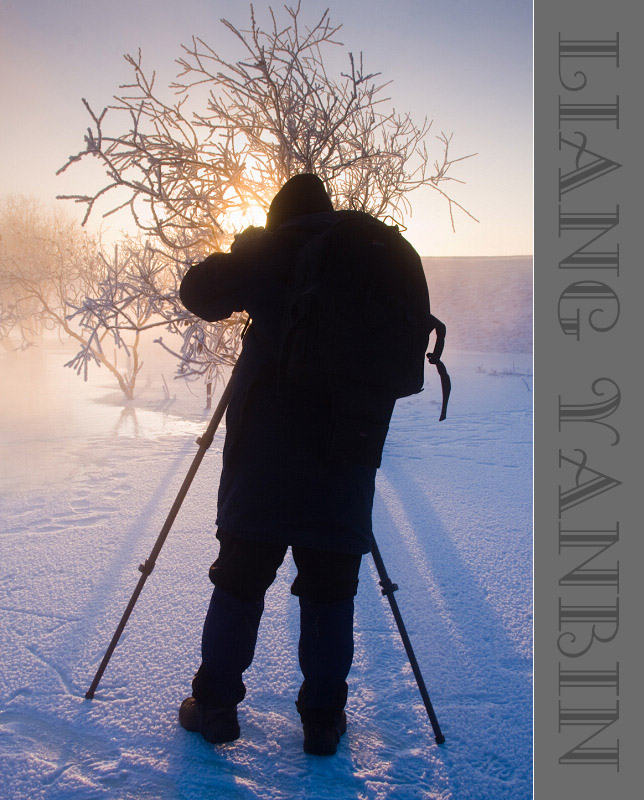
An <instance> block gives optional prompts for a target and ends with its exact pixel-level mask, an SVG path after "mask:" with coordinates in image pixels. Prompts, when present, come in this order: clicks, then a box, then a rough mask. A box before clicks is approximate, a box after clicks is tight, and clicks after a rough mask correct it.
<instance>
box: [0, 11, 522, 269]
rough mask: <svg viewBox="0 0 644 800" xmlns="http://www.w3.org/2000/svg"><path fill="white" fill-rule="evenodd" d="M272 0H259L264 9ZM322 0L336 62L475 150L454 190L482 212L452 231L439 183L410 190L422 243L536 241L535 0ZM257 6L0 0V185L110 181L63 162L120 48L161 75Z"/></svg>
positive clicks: (104, 91) (499, 247)
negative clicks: (358, 69) (188, 47)
mask: <svg viewBox="0 0 644 800" xmlns="http://www.w3.org/2000/svg"><path fill="white" fill-rule="evenodd" d="M268 6H269V3H267V2H263V1H262V0H260V2H256V3H254V7H255V12H256V15H257V17H258V18H259V20H260V21H264V22H265V21H267V13H266V12H267V9H268ZM273 7H274V8H275V10H276V11H278V10H281V9H282V4H281V3H274V4H273ZM327 7H328V8H329V9H330V15H331V22H332V23H334V24H339V23H342V25H343V28H342V30H341V31H340V33H339V35H338V38H339V39H340V41H342V42H343V43H344V44H345V45H346V51H343V50H341V49H340V48H337V57H336V58H337V66H338V68H337V70H336V71H335V74H337V72H339V70H340V68H342V69H344V68H345V67H346V65H347V64H348V57H347V55H346V52H348V51H349V50H350V51H352V52H354V53H356V54H357V53H359V52H360V51H362V52H363V55H364V63H365V68H366V69H367V70H368V71H373V72H381V73H382V78H383V79H386V80H392V81H393V83H392V84H391V85H390V86H389V87H388V90H387V94H388V95H389V96H391V98H392V102H393V105H394V106H395V108H396V110H398V111H401V112H403V111H410V112H411V113H412V115H413V117H414V118H415V119H416V120H417V121H418V122H419V123H420V122H422V120H423V118H424V117H425V116H427V117H428V118H429V119H433V120H434V123H433V127H432V131H431V133H430V136H431V135H438V134H440V133H441V131H444V132H446V133H451V132H453V134H454V137H453V140H452V150H451V152H452V154H453V155H454V156H461V155H466V154H468V153H473V152H477V153H478V155H477V156H476V157H475V158H473V159H470V160H467V161H465V162H463V163H462V164H461V165H460V167H459V168H458V169H456V168H455V170H454V176H455V177H458V178H461V179H463V180H465V181H466V183H465V184H464V185H462V186H457V187H455V188H454V189H453V192H454V195H455V197H456V199H457V200H459V202H461V203H462V204H463V205H464V206H465V207H466V208H467V209H468V210H469V211H470V212H471V213H472V214H473V215H474V216H475V217H477V218H478V219H479V220H480V222H479V223H475V222H472V221H471V220H469V219H468V218H467V217H465V216H464V215H462V214H460V213H458V212H457V215H456V233H453V232H452V230H451V226H450V223H449V215H448V212H447V207H446V205H445V204H444V203H443V202H442V201H438V199H437V198H436V197H435V193H432V192H431V190H429V189H428V190H421V191H419V192H417V193H414V194H412V195H410V198H409V199H410V201H411V203H412V207H413V214H412V217H411V220H409V221H408V222H407V224H408V231H407V233H406V236H407V238H408V239H409V240H410V241H411V242H412V244H414V246H415V247H416V248H417V249H418V250H419V252H420V253H421V255H423V256H450V255H454V256H459V255H460V256H477V255H478V256H495V255H528V254H531V253H532V3H531V2H528V0H478V1H477V0H393V1H392V2H381V1H380V0H351V2H346V0H344V2H343V0H326V1H325V0H322V2H317V0H302V16H303V19H304V20H305V21H307V22H309V23H311V24H314V23H315V22H317V19H318V17H319V16H320V15H321V13H322V12H323V11H324V9H326V8H327ZM248 9H249V6H248V5H247V4H244V3H236V2H234V0H182V1H181V0H176V2H170V1H169V0H108V2H104V1H103V0H101V1H100V2H99V1H98V0H47V2H43V0H0V69H1V71H2V82H1V84H0V195H3V196H4V195H6V194H8V193H14V192H18V193H24V194H31V195H35V196H37V197H40V198H42V199H44V200H50V199H51V200H53V198H55V196H56V195H57V194H64V193H75V192H87V193H91V192H92V191H93V190H94V189H95V188H97V187H98V186H99V185H102V184H100V183H99V182H98V181H99V180H100V177H99V176H97V175H96V174H95V173H93V172H92V170H91V169H90V168H88V167H86V166H84V165H83V164H81V165H80V166H77V167H76V168H75V169H73V170H72V171H71V172H70V173H69V176H68V177H67V176H63V177H58V178H57V177H55V174H54V173H55V171H56V169H57V168H59V167H60V166H62V165H63V164H64V163H65V161H66V160H67V157H68V156H69V155H70V154H72V153H75V152H77V151H79V150H81V149H83V147H84V143H83V134H84V133H85V130H86V128H87V127H88V125H89V123H90V120H89V117H88V116H87V113H86V111H85V109H84V107H83V105H82V102H81V98H82V97H85V98H87V100H88V101H89V103H90V105H92V107H93V108H94V109H95V110H98V111H100V110H102V109H103V107H104V106H105V105H108V104H109V103H110V101H111V98H112V95H113V94H114V93H116V92H117V91H118V86H119V84H121V83H125V82H128V81H129V79H130V71H129V69H128V66H127V64H126V63H125V61H124V60H123V54H124V53H133V54H136V52H137V50H138V48H139V47H140V48H141V49H142V52H143V60H144V65H147V67H148V69H149V71H150V72H151V71H152V70H153V69H154V70H156V71H157V80H158V81H160V82H163V83H165V84H166V85H167V83H169V82H170V81H171V80H172V79H173V78H174V76H175V74H176V65H175V64H174V59H175V58H177V57H179V56H180V55H181V50H180V45H181V44H182V43H188V42H189V41H190V38H191V36H192V35H193V34H196V35H198V36H200V37H201V38H203V39H204V40H205V41H207V42H208V43H209V44H211V45H212V46H213V47H214V48H215V49H218V50H219V51H220V52H221V53H222V54H223V55H225V56H229V57H231V58H233V59H234V58H236V57H241V55H242V54H241V51H240V50H239V48H238V46H237V43H236V40H235V39H234V37H233V36H232V35H231V34H230V33H228V32H227V31H226V29H225V28H224V27H223V26H222V25H221V24H220V22H219V20H220V18H221V17H225V18H227V19H229V20H230V21H231V22H232V23H233V24H235V25H236V26H237V27H246V23H247V21H248V13H249V12H248ZM333 66H335V63H334V64H333ZM430 144H431V146H432V147H434V145H433V143H432V142H431V140H430ZM433 152H434V153H435V154H436V156H438V154H439V149H438V148H436V149H434V150H433ZM68 205H69V209H70V211H74V207H73V205H72V204H68ZM98 221H99V219H98V217H97V218H96V223H98Z"/></svg>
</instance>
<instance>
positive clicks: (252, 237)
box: [230, 225, 266, 253]
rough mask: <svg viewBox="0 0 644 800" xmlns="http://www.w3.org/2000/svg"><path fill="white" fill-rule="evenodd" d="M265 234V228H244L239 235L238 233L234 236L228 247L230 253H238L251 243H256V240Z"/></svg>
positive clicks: (253, 226)
mask: <svg viewBox="0 0 644 800" xmlns="http://www.w3.org/2000/svg"><path fill="white" fill-rule="evenodd" d="M265 233H266V230H265V228H263V227H261V226H255V225H249V227H248V228H245V229H244V230H243V231H242V232H241V233H238V234H237V235H236V236H235V238H234V240H233V243H232V245H231V246H230V252H231V253H234V252H235V251H237V252H238V251H239V250H241V249H243V248H244V247H246V246H247V245H249V244H251V243H252V242H255V241H257V239H259V238H260V237H261V236H264V235H265Z"/></svg>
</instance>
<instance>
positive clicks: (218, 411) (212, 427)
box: [85, 369, 445, 744]
mask: <svg viewBox="0 0 644 800" xmlns="http://www.w3.org/2000/svg"><path fill="white" fill-rule="evenodd" d="M234 380H235V369H233V372H232V375H231V377H230V380H229V381H228V384H227V386H226V388H225V389H224V392H223V394H222V396H221V399H220V400H219V403H218V404H217V407H216V408H215V412H214V414H213V415H212V419H211V420H210V423H209V425H208V427H207V429H206V431H205V433H204V434H203V435H202V436H200V437H199V438H198V439H197V444H198V445H199V447H198V450H197V452H196V454H195V456H194V458H193V460H192V464H191V465H190V468H189V470H188V473H187V475H186V477H185V478H184V480H183V483H182V484H181V488H180V489H179V492H178V494H177V497H176V498H175V501H174V503H173V504H172V508H171V509H170V512H169V514H168V516H167V518H166V520H165V522H164V523H163V527H162V528H161V532H160V533H159V536H158V537H157V540H156V542H155V543H154V547H153V548H152V550H151V552H150V555H149V557H148V558H147V559H146V560H145V561H144V562H143V564H139V572H140V573H141V577H140V578H139V581H138V583H137V585H136V587H135V589H134V591H133V592H132V596H131V597H130V601H129V603H128V604H127V607H126V608H125V611H124V612H123V616H122V617H121V620H120V622H119V624H118V626H117V628H116V631H115V633H114V636H112V640H111V642H110V643H109V645H108V648H107V650H106V651H105V655H104V656H103V660H102V661H101V663H100V665H99V667H98V669H97V671H96V675H95V676H94V680H93V681H92V684H91V686H90V687H89V689H88V690H87V692H85V697H86V698H87V699H88V700H91V699H92V698H93V697H94V694H95V692H96V689H97V687H98V684H99V683H100V680H101V678H102V677H103V673H104V672H105V668H106V667H107V665H108V663H109V661H110V659H111V657H112V653H113V652H114V649H115V648H116V645H117V644H118V641H119V639H120V637H121V634H122V633H123V630H124V629H125V626H126V625H127V621H128V619H129V618H130V614H131V613H132V610H133V609H134V606H135V604H136V601H137V600H138V598H139V595H140V594H141V591H142V589H143V587H144V585H145V582H146V580H147V579H148V577H149V576H150V574H151V573H152V570H153V569H154V567H155V564H156V560H157V558H158V556H159V553H160V552H161V548H162V547H163V545H164V543H165V540H166V538H167V536H168V534H169V533H170V529H171V528H172V525H173V523H174V520H175V518H176V516H177V514H178V513H179V509H180V508H181V505H182V503H183V501H184V499H185V497H186V494H187V493H188V489H189V488H190V485H191V483H192V480H193V478H194V476H195V475H196V473H197V470H198V469H199V466H200V464H201V461H202V460H203V457H204V455H205V454H206V451H207V450H208V448H209V447H210V445H211V444H212V441H213V439H214V436H215V433H216V431H217V428H218V427H219V424H220V422H221V420H222V418H223V416H224V413H225V411H226V408H227V407H228V403H229V401H230V395H231V391H232V386H233V382H234ZM371 554H372V556H373V559H374V562H375V564H376V568H377V570H378V575H379V576H380V586H381V590H382V594H383V595H384V596H385V597H386V598H387V600H388V601H389V605H390V606H391V610H392V613H393V615H394V619H395V620H396V624H397V626H398V631H399V632H400V636H401V639H402V642H403V645H404V647H405V652H406V653H407V658H408V659H409V663H410V665H411V668H412V671H413V673H414V677H415V678H416V683H417V684H418V689H419V690H420V694H421V697H422V698H423V703H424V704H425V709H426V711H427V715H428V716H429V720H430V722H431V725H432V729H433V731H434V737H435V740H436V743H437V744H442V743H443V742H444V741H445V737H444V736H443V733H442V732H441V729H440V726H439V724H438V719H437V718H436V714H435V713H434V709H433V707H432V703H431V700H430V699H429V694H428V692H427V688H426V687H425V682H424V680H423V676H422V675H421V672H420V668H419V666H418V662H417V660H416V656H415V654H414V651H413V648H412V646H411V642H410V640H409V636H408V634H407V630H406V628H405V623H404V622H403V619H402V616H401V614H400V609H399V608H398V603H397V602H396V598H395V597H394V592H395V591H396V590H397V589H398V586H397V585H396V584H395V583H393V582H392V581H391V580H390V578H389V575H388V574H387V570H386V568H385V565H384V562H383V560H382V556H381V555H380V551H379V549H378V545H377V544H376V540H375V538H372V546H371Z"/></svg>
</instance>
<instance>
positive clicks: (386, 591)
mask: <svg viewBox="0 0 644 800" xmlns="http://www.w3.org/2000/svg"><path fill="white" fill-rule="evenodd" d="M371 555H372V556H373V560H374V562H375V564H376V569H377V570H378V575H379V576H380V586H381V589H382V593H383V595H385V597H386V598H387V600H389V605H390V606H391V611H392V613H393V615H394V619H395V620H396V625H397V626H398V632H399V633H400V638H401V639H402V643H403V645H404V647H405V652H406V653H407V658H408V659H409V663H410V665H411V669H412V672H413V673H414V677H415V678H416V683H417V684H418V689H419V691H420V695H421V697H422V698H423V703H424V704H425V710H426V711H427V716H428V717H429V721H430V722H431V725H432V729H433V731H434V738H435V740H436V744H443V742H444V741H445V737H444V736H443V733H442V731H441V729H440V725H439V724H438V719H437V717H436V713H435V712H434V707H433V706H432V701H431V700H430V699H429V692H428V691H427V687H426V686H425V681H424V680H423V676H422V674H421V671H420V667H419V666H418V661H417V660H416V654H415V653H414V649H413V647H412V646H411V641H410V639H409V636H408V634H407V629H406V628H405V623H404V622H403V618H402V615H401V613H400V609H399V608H398V603H397V601H396V598H395V597H394V592H395V591H396V590H397V589H398V586H397V585H396V584H395V583H392V581H391V580H390V578H389V575H388V574H387V569H386V567H385V564H384V561H383V560H382V556H381V555H380V550H379V549H378V545H377V544H376V539H375V537H374V538H373V541H372V545H371Z"/></svg>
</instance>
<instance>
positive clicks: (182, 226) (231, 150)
mask: <svg viewBox="0 0 644 800" xmlns="http://www.w3.org/2000/svg"><path fill="white" fill-rule="evenodd" d="M285 14H286V17H285V19H283V20H282V19H280V18H279V16H278V15H277V14H276V13H274V11H273V10H272V9H271V8H269V9H268V16H269V24H268V25H267V26H264V27H263V26H262V25H261V24H260V23H259V22H258V21H257V18H256V15H255V12H254V9H253V7H252V6H251V9H250V27H249V28H248V29H244V30H242V29H239V28H237V27H235V26H234V25H233V24H232V23H230V22H228V21H227V20H222V23H223V25H224V26H225V27H226V29H227V30H228V31H229V32H230V33H231V34H232V36H234V37H236V39H237V42H238V45H239V47H240V50H241V56H240V58H239V60H237V61H226V60H225V59H224V58H222V57H221V56H220V55H219V54H218V53H217V52H216V51H215V50H214V49H213V48H212V47H211V46H210V45H209V44H207V43H206V41H204V40H203V39H201V38H197V37H193V39H192V42H191V44H190V45H187V46H183V55H182V57H181V58H179V59H178V62H177V63H178V65H179V74H178V76H177V79H176V81H175V82H174V83H173V84H171V86H170V87H169V89H170V92H168V90H165V91H160V90H158V88H157V86H156V84H155V75H154V73H152V75H151V76H150V75H149V73H147V72H146V71H145V70H144V68H143V64H142V57H141V53H140V51H139V54H138V56H137V57H134V56H132V55H127V56H126V57H125V58H126V60H127V62H128V63H129V64H130V66H131V68H132V73H133V77H132V82H131V83H129V84H126V85H124V86H121V87H120V89H121V91H120V93H119V94H118V95H117V96H116V97H115V99H114V103H113V104H112V105H110V106H109V107H108V108H105V109H104V110H103V111H102V112H100V113H97V112H96V111H94V110H93V109H92V107H91V106H90V104H89V103H88V102H87V101H86V100H83V102H84V104H85V106H86V108H87V111H88V113H89V115H90V117H91V120H92V125H91V127H90V128H89V129H88V132H87V134H86V136H85V148H84V149H83V150H82V151H81V152H79V153H77V154H75V155H73V156H71V157H70V158H69V160H68V161H67V163H66V164H65V165H64V166H63V167H62V168H61V170H60V172H63V171H65V170H66V169H68V168H69V167H70V166H71V165H73V164H76V163H77V162H79V161H83V160H85V159H88V158H90V159H93V160H95V161H97V162H98V163H99V164H100V165H102V167H103V169H104V174H105V177H106V180H105V182H104V183H103V184H102V185H101V186H99V187H98V188H96V190H95V191H93V192H92V193H90V194H85V195H72V196H65V198H66V199H71V200H74V201H76V202H77V203H80V204H83V205H84V206H85V207H86V213H85V220H87V219H88V218H89V217H90V216H91V215H92V214H93V213H95V212H96V210H97V209H98V208H99V207H101V208H102V209H103V211H102V213H103V215H104V216H107V215H109V214H112V213H114V212H116V211H118V210H120V209H123V208H129V211H130V212H131V214H132V216H133V218H134V220H135V222H136V225H137V226H138V228H139V229H140V231H141V232H142V233H143V234H144V235H145V236H146V237H148V239H149V240H150V241H153V242H154V243H155V245H154V246H155V248H156V250H155V252H157V253H158V254H159V255H158V258H159V259H160V261H159V263H161V260H162V259H163V258H165V259H166V263H167V265H168V270H174V274H175V276H176V275H177V274H178V273H177V269H178V267H177V265H178V264H179V262H180V263H181V264H183V265H184V266H186V265H187V264H189V263H191V262H193V261H196V260H199V259H201V258H203V257H204V256H205V255H206V254H207V253H209V252H213V251H217V250H224V249H225V248H227V247H228V246H229V244H230V243H231V241H232V237H233V235H234V234H235V233H237V232H239V230H240V228H241V227H244V214H246V213H248V211H249V209H260V210H263V211H266V209H267V208H268V204H269V203H270V200H271V198H272V197H273V195H274V194H275V192H276V191H277V190H278V188H279V187H280V186H281V185H282V184H283V183H284V182H285V181H286V180H287V179H288V178H289V177H291V176H292V175H295V174H297V173H301V172H314V173H316V174H318V175H319V176H320V177H321V178H322V180H323V181H324V182H325V184H326V186H327V188H328V190H329V192H330V194H331V196H332V198H333V201H334V204H335V206H336V208H353V209H360V210H364V211H367V212H369V213H371V214H374V215H375V216H378V217H381V218H386V217H391V218H392V219H393V220H394V221H395V220H398V219H399V218H400V213H401V211H403V210H406V211H409V210H410V204H409V193H410V192H412V191H414V190H415V189H418V188H420V187H422V186H427V187H431V188H432V189H434V190H435V191H436V192H438V193H440V194H441V195H442V196H443V197H444V198H445V201H446V203H447V208H448V213H449V216H450V219H451V221H452V225H453V224H454V212H455V211H457V210H460V211H462V212H463V213H466V214H467V213H468V212H467V211H466V210H465V209H463V208H462V206H460V205H459V204H458V203H457V202H456V201H455V200H454V199H453V198H452V197H451V196H450V195H449V193H448V191H447V190H446V188H445V187H446V186H447V185H448V183H449V181H452V180H455V178H454V177H453V176H452V175H451V173H450V171H451V169H452V167H453V165H454V164H455V163H456V162H458V161H461V160H463V158H467V157H468V156H463V157H461V158H452V157H451V155H450V152H449V149H450V144H451V136H448V135H445V134H444V133H441V134H440V135H439V136H436V137H434V138H433V141H434V144H435V145H436V147H437V150H438V153H437V155H434V156H430V152H429V149H428V143H429V141H430V137H429V133H430V128H431V123H430V122H428V121H427V120H426V119H425V120H424V121H423V122H422V124H420V125H417V124H416V123H415V122H414V121H413V120H412V118H411V117H410V115H409V114H398V113H397V112H396V111H394V110H392V109H391V108H390V106H389V99H388V98H386V97H385V96H384V94H383V92H384V89H385V87H386V86H387V83H383V82H381V81H380V76H379V74H375V73H368V72H367V71H365V69H364V67H363V60H362V55H360V57H359V58H357V59H356V58H354V56H353V55H352V54H349V55H348V59H347V69H346V72H343V73H341V74H340V75H339V76H337V77H334V76H333V75H331V74H330V73H329V71H328V70H327V67H326V66H325V62H324V54H325V53H326V52H328V50H329V48H332V47H338V46H341V45H340V44H339V43H338V42H337V40H336V36H337V34H338V31H339V29H340V26H333V25H332V24H331V22H330V19H329V13H328V10H327V11H325V12H324V13H323V14H322V15H321V17H320V18H319V20H318V21H317V22H315V24H313V25H312V26H310V27H308V26H306V25H305V24H304V23H303V22H302V19H301V16H302V15H301V6H300V3H298V5H297V6H295V7H288V6H286V7H285ZM99 213H101V212H99ZM162 254H163V255H162ZM179 272H180V268H179ZM143 283H145V281H144V282H143ZM125 284H127V285H128V286H129V287H130V290H131V291H132V292H137V291H139V289H141V288H142V284H141V285H140V284H139V278H138V276H137V275H136V274H135V275H134V277H133V279H131V280H130V278H129V277H128V279H127V280H125ZM125 284H124V285H125ZM170 294H171V292H165V294H164V295H162V296H160V297H159V302H158V303H157V304H156V306H155V307H156V311H157V312H158V313H159V314H161V316H164V314H165V316H164V318H165V319H166V321H167V320H168V319H169V314H170V313H171V311H168V309H163V308H162V306H163V302H165V301H166V300H167V302H168V307H169V309H170V310H171V309H175V310H176V309H178V304H177V300H176V296H172V297H170ZM90 305H91V304H90ZM166 312H167V313H166ZM119 318H120V317H119ZM240 321H241V320H237V319H234V320H233V321H232V323H233V328H234V329H235V330H238V327H239V322H240ZM236 337H237V334H236V333H235V334H232V333H231V323H230V322H224V323H216V324H214V325H207V324H205V323H201V322H199V321H193V322H192V323H191V324H188V325H187V326H184V344H183V348H182V349H181V352H180V357H181V359H182V367H181V371H182V373H183V374H184V375H192V376H194V375H198V374H206V375H207V376H210V377H211V376H212V374H213V372H215V373H216V372H217V370H218V367H219V364H220V363H227V362H229V360H230V353H229V352H228V350H227V348H226V347H223V349H222V342H225V343H227V344H231V343H234V341H235V340H236Z"/></svg>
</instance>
